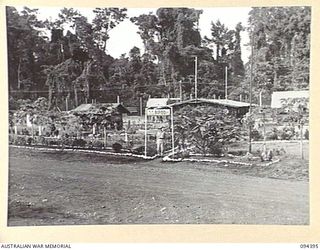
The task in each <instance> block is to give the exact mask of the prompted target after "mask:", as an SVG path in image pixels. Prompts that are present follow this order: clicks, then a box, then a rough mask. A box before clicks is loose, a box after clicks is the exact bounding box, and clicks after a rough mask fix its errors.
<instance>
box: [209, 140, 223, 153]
mask: <svg viewBox="0 0 320 250" xmlns="http://www.w3.org/2000/svg"><path fill="white" fill-rule="evenodd" d="M209 153H210V154H213V155H214V156H218V157H220V156H222V155H223V153H224V147H223V144H222V143H221V142H212V143H210V146H209Z"/></svg>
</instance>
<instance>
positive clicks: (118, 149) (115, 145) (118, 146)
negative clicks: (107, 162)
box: [112, 142, 122, 153]
mask: <svg viewBox="0 0 320 250" xmlns="http://www.w3.org/2000/svg"><path fill="white" fill-rule="evenodd" d="M112 149H113V151H114V152H116V153H120V152H121V150H122V145H121V144H120V143H118V142H116V143H113V144H112Z"/></svg>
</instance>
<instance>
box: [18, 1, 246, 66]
mask: <svg viewBox="0 0 320 250" xmlns="http://www.w3.org/2000/svg"><path fill="white" fill-rule="evenodd" d="M61 8H62V7H59V8H55V7H41V8H39V15H38V16H39V19H41V20H45V19H47V18H48V19H52V20H55V19H56V18H57V17H58V13H59V11H60V9H61ZM17 9H18V10H21V9H22V7H21V8H17ZM75 9H77V10H79V11H80V12H81V14H83V15H84V16H86V17H87V18H88V19H89V21H90V20H92V18H93V15H94V14H93V12H92V10H91V9H86V8H75ZM197 9H198V8H197ZM199 9H200V8H199ZM201 9H202V10H203V14H202V15H200V21H199V28H200V32H201V36H202V37H204V36H205V35H206V36H208V37H211V34H210V26H211V25H210V23H211V21H213V22H215V21H217V20H218V19H219V20H220V21H221V22H222V23H223V24H225V25H226V26H227V27H228V28H229V29H234V28H235V26H236V25H237V23H239V22H241V23H242V25H243V26H246V25H247V22H248V13H249V11H250V8H247V7H240V8H239V7H234V8H233V7H221V8H201ZM155 11H156V9H150V8H129V9H128V12H127V13H128V16H129V18H130V17H133V16H138V15H140V14H148V13H149V12H153V13H155ZM137 31H138V28H137V26H136V25H134V24H133V23H131V22H130V20H129V19H125V21H123V22H121V23H120V24H119V25H118V26H117V27H116V28H114V29H113V30H111V31H110V39H109V40H108V43H107V50H108V51H107V52H108V54H110V55H111V56H113V57H115V58H118V57H119V56H120V55H121V54H123V53H128V52H129V50H130V49H131V48H132V47H133V46H137V47H139V48H141V49H142V48H143V45H142V41H141V39H140V36H139V35H138V34H137ZM241 35H242V37H241V38H242V41H241V43H242V60H243V61H244V62H247V61H248V56H249V54H250V49H249V48H248V47H247V46H244V45H245V44H247V43H248V35H247V33H246V32H242V34H241Z"/></svg>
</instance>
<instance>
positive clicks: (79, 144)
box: [72, 139, 87, 148]
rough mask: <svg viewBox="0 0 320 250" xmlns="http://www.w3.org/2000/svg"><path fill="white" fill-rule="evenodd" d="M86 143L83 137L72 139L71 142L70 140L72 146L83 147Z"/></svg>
mask: <svg viewBox="0 0 320 250" xmlns="http://www.w3.org/2000/svg"><path fill="white" fill-rule="evenodd" d="M86 144H87V142H86V141H85V140H83V139H74V140H73V142H72V146H73V147H81V148H83V147H85V146H86Z"/></svg>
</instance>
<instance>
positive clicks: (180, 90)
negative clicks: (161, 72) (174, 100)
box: [179, 80, 182, 101]
mask: <svg viewBox="0 0 320 250" xmlns="http://www.w3.org/2000/svg"><path fill="white" fill-rule="evenodd" d="M179 92H180V101H182V85H181V80H180V81H179Z"/></svg>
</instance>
